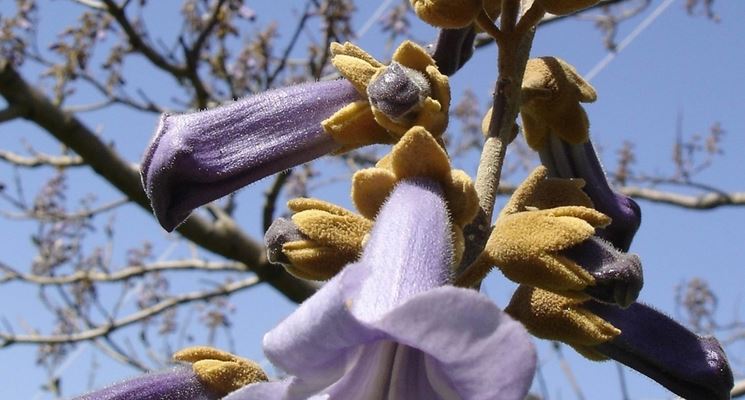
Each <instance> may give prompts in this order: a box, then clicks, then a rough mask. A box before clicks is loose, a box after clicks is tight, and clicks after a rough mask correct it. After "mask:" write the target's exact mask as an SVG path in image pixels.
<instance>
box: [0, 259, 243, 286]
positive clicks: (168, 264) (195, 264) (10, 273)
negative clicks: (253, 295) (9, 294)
mask: <svg viewBox="0 0 745 400" xmlns="http://www.w3.org/2000/svg"><path fill="white" fill-rule="evenodd" d="M0 270H2V271H5V275H4V276H0V284H3V283H5V282H8V281H13V280H20V281H24V282H28V283H34V284H37V285H65V284H70V283H77V282H83V281H90V282H117V281H123V280H126V279H131V278H136V277H139V276H143V275H145V274H149V273H151V272H165V271H191V270H199V271H212V272H218V271H219V272H228V271H232V272H246V271H248V267H246V265H245V264H243V263H239V262H215V261H205V260H173V261H160V262H155V263H152V264H147V265H131V266H128V267H124V268H121V269H119V270H117V271H115V272H111V273H108V272H99V271H77V272H75V273H72V274H70V275H62V276H44V275H35V274H25V273H22V272H19V271H18V270H16V269H13V268H10V267H8V266H5V265H3V264H1V263H0Z"/></svg>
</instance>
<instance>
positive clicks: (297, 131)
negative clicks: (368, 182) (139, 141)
mask: <svg viewBox="0 0 745 400" xmlns="http://www.w3.org/2000/svg"><path fill="white" fill-rule="evenodd" d="M360 99H361V96H360V95H359V93H358V92H357V91H356V90H355V88H354V87H353V86H352V84H350V83H349V82H348V81H346V80H336V81H329V82H315V83H306V84H302V85H295V86H290V87H286V88H282V89H276V90H270V91H267V92H264V93H260V94H256V95H253V96H249V97H246V98H244V99H241V100H238V101H236V102H233V103H230V104H226V105H223V106H220V107H217V108H214V109H211V110H206V111H201V112H194V113H190V114H178V115H170V114H163V116H162V117H161V119H160V124H159V125H158V128H157V130H156V132H155V137H154V138H153V140H152V142H151V143H150V146H149V147H148V149H147V151H146V152H145V156H144V159H143V161H142V166H141V175H142V185H143V187H144V188H145V192H146V193H147V196H148V197H149V198H150V202H151V205H152V208H153V212H154V213H155V216H156V217H157V218H158V221H159V222H160V224H161V225H162V226H163V228H165V229H166V230H167V231H172V230H173V229H175V228H176V227H177V226H178V225H179V224H180V223H182V222H183V221H184V220H185V219H186V218H187V217H188V216H189V214H190V213H191V211H192V210H193V209H195V208H197V207H199V206H201V205H204V204H206V203H209V202H210V201H213V200H216V199H218V198H220V197H222V196H224V195H226V194H228V193H231V192H233V191H235V190H237V189H240V188H241V187H243V186H246V185H248V184H250V183H253V182H255V181H257V180H259V179H261V178H264V177H266V176H269V175H271V174H274V173H277V172H280V171H282V170H285V169H288V168H291V167H293V166H296V165H299V164H302V163H304V162H307V161H310V160H313V159H315V158H318V157H320V156H322V155H324V154H327V153H330V152H332V151H334V150H337V149H339V148H340V147H341V145H340V144H339V143H337V142H335V141H334V140H333V139H332V136H331V135H329V134H328V133H326V132H325V131H324V130H323V128H322V127H321V122H322V121H323V120H325V119H326V118H328V117H330V116H331V115H333V114H334V113H335V112H337V111H339V110H340V109H341V108H342V107H344V106H346V105H347V104H349V103H352V102H354V101H357V100H360Z"/></svg>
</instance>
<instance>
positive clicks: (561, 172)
mask: <svg viewBox="0 0 745 400" xmlns="http://www.w3.org/2000/svg"><path fill="white" fill-rule="evenodd" d="M539 155H540V157H541V162H542V163H543V165H545V166H546V168H548V170H549V172H550V174H551V175H553V176H556V177H558V178H567V179H568V178H582V179H584V180H585V187H584V188H582V189H583V190H584V191H585V193H587V195H588V196H590V199H592V202H593V203H594V205H595V209H596V210H598V211H600V212H601V213H603V214H605V215H607V216H609V217H611V219H613V221H612V222H611V224H610V225H609V226H607V227H605V228H603V229H598V231H597V235H598V236H599V237H601V238H603V239H605V240H607V241H609V242H610V243H612V244H613V245H614V246H615V247H616V248H617V249H619V250H621V251H628V250H629V248H630V247H631V241H632V240H633V239H634V234H636V231H637V230H638V229H639V225H640V224H641V218H642V216H641V209H640V208H639V205H638V204H636V202H635V201H634V200H633V199H632V198H631V197H628V196H624V195H622V194H620V193H616V192H615V191H613V189H612V188H611V187H610V184H609V183H608V180H607V178H606V177H605V172H603V167H602V166H601V165H600V161H599V160H598V156H597V153H596V152H595V149H594V148H593V146H592V142H591V141H589V140H588V141H587V142H585V143H581V144H570V143H567V142H565V141H563V140H562V139H560V138H559V137H557V136H556V135H549V138H548V143H546V145H545V146H543V148H542V149H541V150H540V151H539Z"/></svg>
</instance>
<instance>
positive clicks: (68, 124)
mask: <svg viewBox="0 0 745 400" xmlns="http://www.w3.org/2000/svg"><path fill="white" fill-rule="evenodd" d="M0 95H2V96H3V97H4V98H5V99H6V101H7V102H8V103H9V104H11V105H14V106H19V107H21V108H22V109H26V110H28V112H27V113H26V115H25V118H26V119H28V120H30V121H32V122H34V123H36V124H37V125H39V126H40V127H41V128H43V129H44V130H45V131H47V132H48V133H50V134H51V135H52V136H54V137H55V138H56V139H57V140H59V141H60V142H62V143H64V144H66V145H67V146H69V147H70V148H71V149H72V150H73V151H75V152H76V153H77V154H78V155H80V157H82V158H83V160H84V161H85V162H86V163H87V164H88V165H90V166H91V168H93V170H94V171H95V172H96V173H97V174H99V175H101V176H102V177H103V178H104V179H106V180H107V181H109V182H110V183H111V184H112V185H113V186H114V187H116V188H117V189H118V190H120V191H121V192H122V193H124V194H125V195H126V196H127V197H129V199H130V200H132V201H133V202H135V203H137V204H138V205H140V206H141V207H142V208H144V209H146V210H148V211H149V212H151V209H150V202H149V201H148V199H147V196H146V195H145V191H144V190H143V189H142V185H141V183H140V176H139V172H138V171H137V170H136V169H135V168H133V167H132V166H131V165H130V164H129V163H128V162H126V161H125V160H123V159H122V158H121V157H120V156H119V154H117V153H116V152H115V151H114V150H113V149H112V148H111V147H110V146H108V145H106V144H105V143H104V142H103V141H102V140H101V139H100V138H99V137H98V136H97V135H96V134H94V133H93V132H92V131H91V130H90V129H89V128H88V127H86V126H85V125H84V124H83V123H82V122H81V121H80V120H78V119H77V118H75V117H74V116H72V115H69V114H66V113H64V112H63V111H62V110H60V108H59V107H57V106H55V105H54V104H52V103H51V102H50V101H49V99H48V98H47V97H46V96H45V95H44V94H42V93H41V92H39V91H38V90H36V89H35V88H33V87H31V86H29V85H28V83H27V82H26V81H25V80H24V79H23V78H22V77H21V76H20V75H19V74H18V73H17V72H16V71H15V69H13V67H12V66H10V65H8V64H7V63H3V62H2V61H0ZM178 232H179V233H181V234H182V235H184V236H185V237H186V238H187V239H189V240H190V241H192V242H194V243H195V244H197V245H199V246H201V247H203V248H205V249H207V250H210V251H212V252H214V253H217V254H220V255H222V256H224V257H226V258H229V259H231V260H235V261H239V262H242V263H244V264H246V265H247V266H249V267H250V268H251V270H252V271H254V272H255V273H256V274H258V275H259V276H260V277H261V279H262V280H263V281H265V282H267V283H269V284H271V285H272V286H274V287H275V288H276V289H277V290H279V292H281V293H282V294H284V295H285V296H287V297H288V298H289V299H290V300H293V301H295V302H301V301H303V300H305V299H306V298H308V297H309V296H310V295H311V294H313V293H314V292H315V290H316V288H315V286H313V285H311V284H309V283H308V282H306V281H302V280H299V279H297V278H295V277H293V276H291V275H290V274H289V273H287V272H286V271H285V270H284V269H283V268H281V267H277V266H275V265H272V264H270V263H269V262H268V261H267V259H266V251H265V249H264V246H263V245H261V244H260V243H258V242H257V241H256V240H254V239H252V238H250V237H248V236H247V235H246V234H245V233H244V232H243V231H242V230H241V229H240V228H238V226H237V225H236V224H235V222H234V221H233V220H232V219H230V218H225V219H222V220H221V221H220V224H219V225H216V224H212V223H210V222H208V221H206V220H205V219H204V218H200V217H198V216H196V215H192V216H191V218H189V219H188V220H187V221H186V222H185V223H184V224H182V225H181V226H179V228H178Z"/></svg>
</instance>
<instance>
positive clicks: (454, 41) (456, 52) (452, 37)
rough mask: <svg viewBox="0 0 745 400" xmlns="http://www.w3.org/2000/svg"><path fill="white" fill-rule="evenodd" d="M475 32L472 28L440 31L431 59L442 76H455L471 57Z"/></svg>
mask: <svg viewBox="0 0 745 400" xmlns="http://www.w3.org/2000/svg"><path fill="white" fill-rule="evenodd" d="M475 39H476V30H475V29H474V27H473V26H470V25H469V26H467V27H465V28H458V29H440V33H439V35H437V42H436V43H435V51H434V53H433V54H432V58H433V59H434V60H435V63H437V69H438V70H440V72H442V73H443V74H445V75H447V76H451V75H453V74H455V73H456V72H457V71H458V70H459V69H460V68H461V67H463V65H465V63H466V62H467V61H468V60H469V59H470V58H471V56H472V55H473V50H474V49H473V42H474V40H475Z"/></svg>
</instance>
